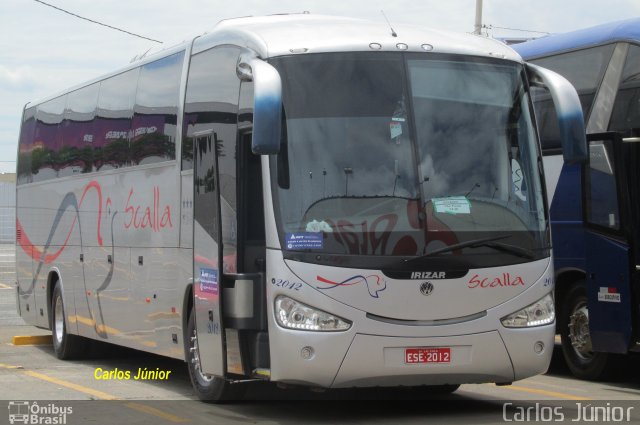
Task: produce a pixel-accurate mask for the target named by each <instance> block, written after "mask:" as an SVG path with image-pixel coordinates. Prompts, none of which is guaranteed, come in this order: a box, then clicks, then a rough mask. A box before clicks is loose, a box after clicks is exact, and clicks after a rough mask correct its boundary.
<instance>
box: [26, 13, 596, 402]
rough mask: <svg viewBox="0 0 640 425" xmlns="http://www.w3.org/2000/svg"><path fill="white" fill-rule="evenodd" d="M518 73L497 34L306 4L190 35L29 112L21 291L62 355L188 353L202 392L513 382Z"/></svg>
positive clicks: (570, 145)
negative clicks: (254, 385)
mask: <svg viewBox="0 0 640 425" xmlns="http://www.w3.org/2000/svg"><path fill="white" fill-rule="evenodd" d="M530 85H536V86H545V87H547V88H549V89H550V90H551V92H552V93H553V94H554V96H555V98H556V99H557V100H558V104H557V107H558V118H557V119H558V123H559V126H560V127H561V128H562V129H563V134H564V138H563V144H564V146H565V158H566V160H567V161H581V160H586V143H585V140H584V122H583V120H582V114H581V111H580V103H579V100H578V96H577V94H576V92H575V90H574V89H573V87H572V86H571V84H570V83H568V82H567V81H566V79H564V78H563V77H561V76H559V75H558V74H556V73H554V72H551V71H548V70H546V69H544V68H540V67H537V66H535V65H527V64H525V63H523V61H522V59H521V58H520V56H518V55H517V54H516V53H515V52H514V51H513V50H512V49H510V48H509V47H507V46H505V45H504V44H502V43H500V42H497V41H495V40H490V39H487V38H484V37H477V36H472V35H468V34H454V33H445V32H441V31H429V30H425V29H422V28H417V27H411V26H406V27H404V26H403V27H398V28H396V31H395V32H393V31H391V30H390V29H389V27H388V26H386V25H384V24H383V23H371V22H367V21H361V20H354V19H344V18H332V17H322V16H313V15H309V14H302V15H289V16H272V17H262V18H242V19H237V20H229V21H224V22H222V23H220V24H218V25H217V26H216V27H215V28H214V30H213V31H212V32H210V33H208V34H206V35H203V36H201V37H197V38H195V39H194V40H191V41H190V42H188V43H186V44H184V45H181V46H177V47H174V48H171V49H168V50H166V51H164V52H162V53H160V54H158V55H156V56H153V57H148V58H145V59H144V60H143V61H141V62H137V63H133V64H131V65H129V66H128V67H126V68H124V69H121V70H118V71H116V72H114V73H112V74H110V75H107V76H105V77H102V78H98V79H96V80H94V81H90V82H88V83H85V84H82V85H80V86H77V87H75V88H73V89H71V90H68V91H65V92H64V93H61V94H58V95H55V96H52V97H50V98H47V99H44V100H42V101H40V102H36V103H34V104H29V105H27V107H26V108H25V110H24V116H23V124H22V130H21V136H20V143H19V150H18V184H17V242H18V243H17V269H18V283H17V299H18V303H19V304H18V305H19V311H20V313H21V315H22V317H24V318H25V320H26V321H27V322H29V323H32V324H35V325H37V326H40V327H43V328H49V329H52V332H53V343H54V349H55V352H56V354H57V355H58V357H60V358H72V357H77V356H80V355H82V352H83V349H84V347H85V346H86V343H87V341H89V340H92V339H93V340H99V341H105V342H110V343H114V344H120V345H124V346H128V347H132V348H136V349H140V350H145V351H149V352H153V353H157V354H161V355H165V356H170V357H174V358H179V359H184V360H185V361H187V363H188V366H189V371H190V375H191V378H192V383H193V386H194V388H195V391H196V393H197V395H198V396H199V397H200V398H202V399H204V400H223V399H228V398H231V397H234V396H237V394H238V393H239V392H240V391H241V390H242V388H243V383H244V382H246V381H247V380H250V379H266V380H271V381H274V382H280V383H283V384H299V385H307V386H312V387H324V388H327V387H328V388H335V387H360V386H396V385H432V386H439V387H438V388H439V389H440V390H444V391H452V390H455V389H456V388H457V386H458V385H459V384H462V383H479V382H496V383H500V384H508V383H510V382H513V381H515V380H519V379H523V378H526V377H529V376H532V375H535V374H539V373H541V372H544V371H545V370H546V369H547V367H548V365H549V361H550V358H551V353H552V351H553V338H554V333H555V310H554V305H553V300H552V291H553V265H552V261H551V250H550V240H549V220H548V212H547V208H546V206H547V204H546V199H545V193H544V183H543V182H544V180H543V170H542V167H541V166H540V164H541V161H542V156H541V152H540V149H539V143H538V137H537V131H536V124H535V120H534V113H533V109H532V103H531V98H530V95H529V93H530Z"/></svg>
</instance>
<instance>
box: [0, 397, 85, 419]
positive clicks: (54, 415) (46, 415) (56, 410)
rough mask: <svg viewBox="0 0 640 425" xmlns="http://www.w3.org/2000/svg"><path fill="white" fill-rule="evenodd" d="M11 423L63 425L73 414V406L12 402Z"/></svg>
mask: <svg viewBox="0 0 640 425" xmlns="http://www.w3.org/2000/svg"><path fill="white" fill-rule="evenodd" d="M8 408H9V423H10V424H16V423H23V424H52V425H63V424H66V423H67V416H68V415H71V414H72V413H73V407H71V406H58V405H56V404H55V403H47V404H46V405H42V406H41V405H39V404H38V402H36V401H34V402H32V403H31V402H28V401H10V402H9V406H8Z"/></svg>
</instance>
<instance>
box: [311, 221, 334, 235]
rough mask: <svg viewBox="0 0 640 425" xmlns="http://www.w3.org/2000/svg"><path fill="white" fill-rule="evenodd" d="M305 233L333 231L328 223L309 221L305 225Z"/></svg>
mask: <svg viewBox="0 0 640 425" xmlns="http://www.w3.org/2000/svg"><path fill="white" fill-rule="evenodd" d="M306 230H307V232H315V233H318V232H325V233H332V232H333V229H332V228H331V226H330V225H329V223H327V222H326V221H316V220H313V221H310V222H308V223H307V228H306Z"/></svg>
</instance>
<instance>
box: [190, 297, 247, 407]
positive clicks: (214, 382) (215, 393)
mask: <svg viewBox="0 0 640 425" xmlns="http://www.w3.org/2000/svg"><path fill="white" fill-rule="evenodd" d="M185 344H186V345H187V366H188V369H189V378H191V385H193V389H194V390H195V392H196V395H197V396H198V398H199V399H200V400H202V401H206V402H211V403H220V402H225V401H231V400H239V399H241V398H242V396H243V395H244V391H245V388H246V387H245V385H243V384H239V383H236V384H232V383H231V382H229V381H227V380H226V379H224V378H220V377H217V376H211V375H207V374H205V373H203V372H202V369H201V367H200V352H199V349H198V331H197V330H196V315H195V312H194V311H193V309H192V310H191V313H190V314H189V323H188V326H187V338H186V340H185Z"/></svg>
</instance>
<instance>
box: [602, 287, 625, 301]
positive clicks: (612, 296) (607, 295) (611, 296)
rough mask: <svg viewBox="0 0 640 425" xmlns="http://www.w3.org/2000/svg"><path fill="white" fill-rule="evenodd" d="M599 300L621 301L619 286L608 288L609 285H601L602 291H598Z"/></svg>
mask: <svg viewBox="0 0 640 425" xmlns="http://www.w3.org/2000/svg"><path fill="white" fill-rule="evenodd" d="M598 302H604V303H619V302H621V300H620V294H619V293H618V289H617V288H607V287H602V286H601V287H600V291H599V292H598Z"/></svg>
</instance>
